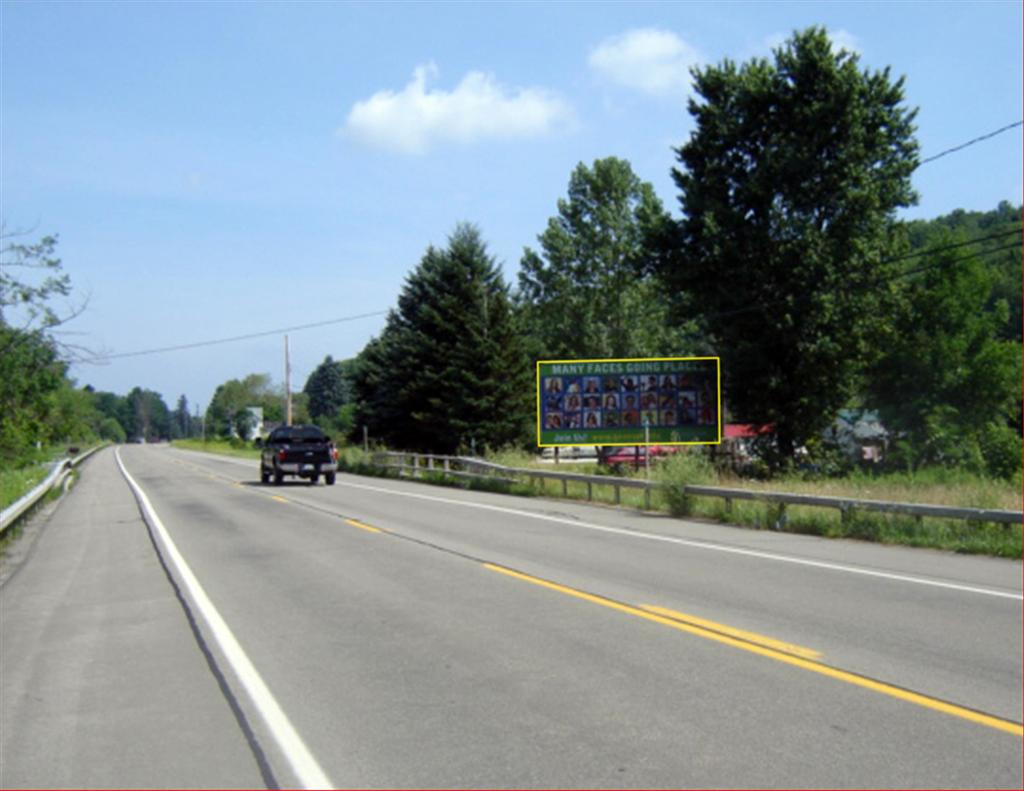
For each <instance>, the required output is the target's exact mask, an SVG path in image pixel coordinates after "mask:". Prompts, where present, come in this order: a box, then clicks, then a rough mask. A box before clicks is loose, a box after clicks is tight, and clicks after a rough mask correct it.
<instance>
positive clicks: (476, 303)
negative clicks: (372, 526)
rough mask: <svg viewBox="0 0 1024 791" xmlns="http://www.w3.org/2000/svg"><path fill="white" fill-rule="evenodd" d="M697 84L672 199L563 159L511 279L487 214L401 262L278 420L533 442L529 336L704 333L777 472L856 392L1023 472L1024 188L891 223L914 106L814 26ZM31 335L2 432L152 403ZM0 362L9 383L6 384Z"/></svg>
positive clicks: (970, 458) (398, 442) (889, 419)
mask: <svg viewBox="0 0 1024 791" xmlns="http://www.w3.org/2000/svg"><path fill="white" fill-rule="evenodd" d="M694 88H695V92H694V98H693V99H691V100H690V102H689V106H688V110H689V113H690V115H691V116H692V118H693V121H694V130H693V132H692V134H691V135H690V138H689V140H688V141H687V142H686V143H684V144H683V145H681V146H680V147H679V148H677V149H675V150H674V153H675V157H676V166H675V167H674V168H673V171H672V175H673V178H674V181H675V184H676V187H677V190H678V202H679V208H680V210H681V218H680V219H675V218H673V217H672V215H671V214H670V213H669V212H668V211H666V209H665V208H664V206H663V205H662V203H661V202H660V200H659V199H658V197H657V196H656V194H655V192H654V190H653V188H652V186H651V185H650V184H648V183H646V182H644V181H642V180H641V179H640V178H639V177H638V176H637V175H636V174H635V173H634V172H633V170H632V167H631V166H630V164H629V163H628V162H627V161H625V160H623V159H619V158H615V157H608V158H604V159H599V160H597V161H595V162H593V163H592V164H590V165H586V164H584V163H580V164H579V165H578V166H577V167H576V168H575V169H574V170H573V172H572V173H571V174H570V178H569V183H568V189H567V194H566V196H565V197H564V198H562V199H560V200H559V201H558V202H557V205H556V207H555V209H556V210H555V213H554V214H553V216H552V217H551V218H550V220H549V221H548V223H547V227H546V228H544V229H543V230H542V232H541V233H540V234H539V235H538V237H537V245H536V247H535V248H531V247H527V248H525V249H524V252H523V255H522V258H521V261H520V267H519V272H518V275H517V277H516V279H515V281H514V283H513V282H509V281H507V280H506V279H505V277H504V275H503V273H502V271H501V267H500V266H499V264H498V262H497V261H496V260H495V259H494V257H493V256H492V255H491V254H490V253H489V252H488V249H487V245H486V242H485V241H484V239H483V236H482V233H481V231H480V230H479V228H477V227H476V226H475V225H472V224H469V223H461V224H459V225H458V226H457V227H456V228H455V229H454V230H453V231H452V233H451V235H450V237H449V238H448V241H447V244H446V245H445V246H444V247H441V248H437V247H433V246H431V247H428V248H427V250H426V251H425V253H424V254H423V256H422V258H421V260H420V261H419V263H418V264H417V265H416V266H415V267H414V268H413V269H412V270H411V271H410V273H409V274H408V276H407V278H406V280H405V283H404V284H403V287H402V289H401V292H400V294H399V297H398V300H397V304H396V305H395V307H394V308H393V309H392V310H391V311H390V313H389V315H388V317H387V320H386V323H385V326H384V328H383V330H382V331H381V333H380V334H379V335H378V336H376V337H375V338H373V339H372V340H371V341H370V342H369V343H368V344H367V345H366V347H365V348H364V349H363V350H362V351H361V352H360V353H359V354H358V355H357V356H356V357H355V358H353V359H350V360H341V361H336V360H334V359H333V358H331V357H328V358H327V359H325V360H324V362H323V363H322V364H321V365H320V366H318V367H317V369H316V370H315V371H314V372H313V373H312V374H311V376H310V377H309V379H308V381H307V382H306V384H305V387H304V389H303V392H302V393H301V394H297V397H296V399H295V410H296V411H295V415H296V419H297V420H313V421H316V422H318V423H320V424H322V425H324V426H325V427H326V428H327V429H328V430H330V431H331V432H332V433H334V434H336V435H339V436H345V435H348V436H349V437H350V438H351V439H352V440H353V441H360V440H361V438H362V432H363V429H364V427H365V428H366V430H367V431H368V432H369V435H370V436H371V438H373V439H374V440H376V441H380V442H384V443H387V444H388V445H391V446H393V447H400V448H404V449H409V450H422V451H433V452H439V453H443V452H453V451H458V450H466V451H470V450H477V451H480V450H483V449H484V448H498V447H502V446H506V445H520V446H524V447H528V446H531V445H532V444H533V443H534V442H535V437H534V432H535V423H534V419H535V418H534V408H535V400H534V393H533V388H534V362H535V361H536V360H538V359H596V358H604V357H649V356H698V355H699V356H703V355H716V356H719V357H721V359H722V373H723V396H724V403H725V409H726V418H727V419H728V420H730V421H732V422H741V423H754V424H758V425H768V426H771V433H770V435H769V436H768V437H767V438H766V439H765V440H764V441H763V443H762V445H761V447H760V448H759V449H758V450H759V453H760V454H761V456H762V458H763V460H764V462H765V464H766V465H767V467H768V468H769V469H774V470H779V469H784V468H786V467H787V466H789V465H791V464H792V463H793V461H794V459H795V458H796V457H797V455H798V454H801V453H803V454H806V453H807V452H808V451H809V452H811V453H812V455H814V454H820V455H823V456H824V455H827V454H829V453H832V452H833V449H830V448H828V447H826V446H825V445H824V444H823V443H822V441H821V437H822V435H823V432H824V430H825V429H826V428H828V427H829V426H830V425H831V424H832V423H833V422H834V421H835V419H836V416H837V414H838V412H839V410H840V409H843V408H850V407H855V408H856V407H861V408H870V409H873V410H877V411H878V412H879V413H880V415H881V419H882V421H883V423H884V425H885V426H886V427H887V429H888V430H889V433H890V437H891V444H890V448H889V452H888V455H887V463H888V464H890V465H893V466H898V467H900V468H911V469H913V468H918V467H921V466H925V465H947V466H957V467H962V468H967V469H971V470H974V471H977V472H983V473H987V474H992V475H1000V476H1008V475H1012V474H1014V473H1015V472H1017V471H1018V470H1019V469H1020V459H1021V433H1022V422H1021V397H1020V387H1019V384H1020V381H1021V288H1020V283H1021V242H1020V228H1021V208H1020V207H1014V206H1011V205H1009V204H1007V203H1002V204H1000V205H999V207H997V208H996V209H994V210H993V211H988V212H964V211H957V212H953V213H952V214H950V215H947V216H944V217H940V218H937V219H934V220H930V221H923V220H918V221H912V222H907V221H901V220H899V219H898V216H897V215H898V212H899V211H900V210H901V209H905V208H907V207H909V206H912V205H913V204H914V203H915V202H916V199H917V196H916V195H915V193H914V191H913V188H912V184H911V174H912V173H913V172H914V170H915V169H916V168H917V167H918V164H919V157H918V147H917V142H916V140H915V137H914V123H913V122H914V117H915V115H916V110H914V109H912V108H909V107H907V106H906V103H905V98H904V91H903V81H902V80H901V79H894V78H893V77H892V76H891V75H890V73H889V71H888V69H885V70H882V71H871V70H869V69H863V68H861V66H860V63H859V60H858V57H857V56H856V55H854V54H851V53H849V52H847V51H845V50H839V51H837V50H835V49H834V48H833V45H832V43H831V42H830V40H829V38H828V35H827V34H826V32H825V31H824V30H823V29H820V28H811V29H808V30H805V31H801V32H797V33H794V34H793V36H792V37H791V38H790V39H789V40H788V41H787V42H786V43H785V44H784V45H782V46H781V47H779V48H778V49H777V50H776V51H775V52H774V53H773V55H772V57H771V58H758V59H754V60H751V61H749V62H746V63H743V64H737V63H734V62H732V61H730V60H726V61H723V62H722V63H720V64H717V65H712V66H707V67H704V68H700V69H696V70H695V71H694ZM43 257H44V258H45V256H43ZM51 287H52V288H53V289H56V290H59V289H60V288H61V287H62V285H61V281H60V280H59V278H58V279H57V280H55V281H54V282H53V284H51ZM63 287H65V288H66V284H64V286H63ZM6 293H13V292H11V291H10V290H8V291H7V292H6ZM36 296H38V295H36ZM30 301H31V300H30ZM0 329H2V330H3V332H4V333H17V332H20V331H16V330H13V329H12V328H10V327H9V326H7V325H2V326H0ZM19 337H20V336H19ZM33 337H34V338H35V340H36V341H38V344H37V347H34V346H32V344H31V343H27V342H26V343H25V344H24V355H25V356H24V362H23V364H24V365H27V366H29V367H32V366H35V368H36V369H37V370H38V371H39V374H40V376H39V381H38V382H37V383H36V384H33V385H31V386H32V387H39V388H42V390H40V392H42V391H43V390H45V391H46V393H47V395H46V396H45V398H42V399H41V400H39V399H36V401H33V399H34V398H36V396H38V395H39V393H35V394H33V393H31V392H25V393H22V394H21V395H19V396H17V397H18V398H22V402H18V403H28V402H30V401H32V402H33V403H37V402H38V403H46V404H47V406H46V407H45V409H44V410H43V411H44V412H46V415H49V417H46V415H43V416H35V417H33V415H34V414H35V413H33V412H32V410H31V409H29V410H23V411H21V412H19V413H17V414H19V415H22V416H23V417H24V420H23V421H22V422H23V423H24V425H18V426H16V425H15V423H14V422H12V421H8V420H6V419H5V422H4V424H3V425H4V428H3V430H2V431H0V443H7V442H8V439H7V434H6V432H7V431H8V429H10V431H11V432H12V436H14V435H17V436H22V435H24V436H28V435H29V434H31V433H32V431H33V430H37V429H38V426H37V427H36V428H35V429H33V428H32V427H31V426H30V425H29V424H30V423H32V421H33V420H36V422H37V423H39V424H40V425H42V424H45V423H47V421H48V420H52V421H59V418H58V415H60V414H68V413H69V412H71V413H73V412H74V409H73V405H72V403H71V402H74V401H75V399H77V398H83V399H86V400H90V403H91V404H92V406H93V408H94V409H95V411H96V413H97V414H99V415H101V416H102V420H107V419H111V420H113V421H114V422H116V423H117V425H118V426H119V427H120V428H121V429H122V430H123V431H124V432H125V435H126V436H135V435H137V433H138V432H139V430H140V429H139V423H138V421H139V420H140V419H141V418H140V415H144V416H145V419H146V420H148V421H150V422H148V423H146V422H145V421H143V425H145V426H150V427H157V426H162V425H163V424H162V423H160V421H161V420H163V419H164V418H163V417H161V416H160V415H162V414H163V413H162V412H161V410H160V409H159V407H157V406H156V405H155V402H151V399H150V398H149V397H148V396H146V391H138V392H137V393H136V391H133V393H134V394H135V396H134V401H131V404H130V405H129V406H126V405H127V404H128V402H129V401H130V400H131V398H132V394H129V396H127V397H125V399H124V404H122V405H121V406H120V407H117V406H116V403H117V400H116V397H115V398H113V399H112V398H110V397H109V396H110V394H95V393H92V394H88V395H87V396H80V395H75V396H70V395H68V391H67V388H66V387H65V389H64V390H62V389H61V388H62V386H59V385H60V382H61V377H62V376H64V375H65V374H64V373H63V371H62V369H61V366H62V365H64V364H63V363H62V362H61V361H60V360H61V358H60V355H59V354H58V353H57V350H55V349H54V348H52V347H48V346H47V342H46V336H45V333H43V334H41V335H37V336H33ZM31 350H34V351H31ZM19 354H20V352H19ZM33 354H35V355H36V357H33V356H32V355H33ZM7 363H8V360H7V355H5V356H4V362H3V365H7ZM19 364H21V363H19ZM0 373H6V372H3V371H0ZM47 376H49V377H50V380H48V379H47ZM65 379H66V376H65ZM51 380H52V381H51ZM2 381H3V384H0V387H2V388H4V392H3V393H0V397H3V398H7V399H8V400H7V401H4V402H3V404H4V405H5V406H7V405H9V404H13V403H15V401H11V400H10V396H8V395H7V392H6V391H8V390H10V389H11V387H10V385H9V384H7V383H8V382H9V381H10V377H8V376H7V375H4V376H3V378H2ZM48 382H49V383H48ZM55 383H56V384H55ZM65 384H66V382H65ZM51 385H53V387H51ZM46 388H50V389H49V390H47V389H46ZM70 390H71V391H74V388H70ZM62 392H63V395H59V393H62ZM154 395H155V394H154ZM283 396H284V394H283V388H281V387H280V386H275V385H274V384H273V382H272V381H271V379H270V377H269V375H266V374H253V375H251V376H249V377H246V378H245V379H241V380H231V381H229V382H225V383H224V384H222V385H221V386H220V387H219V388H218V389H217V392H216V393H215V395H214V397H213V399H212V401H211V403H210V405H209V406H208V408H207V410H206V413H205V428H206V431H207V434H208V435H214V434H219V435H222V436H229V435H230V436H241V437H246V436H248V434H249V432H250V427H249V426H248V425H247V420H248V418H247V417H246V415H247V412H246V408H247V407H250V406H262V407H263V409H264V417H265V419H266V420H269V421H275V422H276V421H280V420H282V419H283ZM62 399H63V401H62ZM64 402H68V403H64ZM83 403H84V402H83ZM101 403H102V404H103V406H102V408H101V407H100V406H99V405H100V404H101ZM62 404H63V406H62ZM140 404H148V406H143V407H140V406H139V405H140ZM86 406H88V404H86ZM83 409H85V407H83ZM62 410H63V412H62ZM86 411H87V410H86ZM164 412H167V410H166V408H164ZM11 414H14V413H12V411H11V409H6V411H5V418H6V416H7V415H11ZM167 414H168V417H167V420H168V421H170V422H169V423H168V435H169V434H170V433H171V432H173V431H182V432H184V433H194V430H195V425H194V421H193V420H191V419H188V420H187V419H186V418H187V404H183V403H181V402H179V409H178V410H175V412H174V413H170V412H168V413H167ZM174 415H177V416H178V418H180V419H176V418H174ZM19 420H22V418H19ZM90 420H92V423H91V424H90V425H91V426H92V430H95V431H97V432H98V431H100V426H97V424H96V423H95V418H90ZM102 420H101V424H100V425H102ZM133 420H134V421H135V422H134V423H133V422H132V421H133ZM40 421H41V423H40ZM86 422H89V421H86ZM47 425H49V424H47ZM53 425H54V426H55V425H56V422H54V423H53ZM48 430H50V431H51V433H52V432H53V431H55V430H56V429H54V428H53V427H52V426H51V428H50V429H48ZM105 430H106V431H107V433H108V434H109V433H111V432H116V429H115V428H114V425H113V423H108V424H107V425H106V429H105ZM146 430H147V429H145V428H143V429H142V431H146ZM157 430H158V431H159V429H157ZM14 444H17V443H16V442H15V443H14ZM4 447H6V445H4ZM0 452H4V451H0Z"/></svg>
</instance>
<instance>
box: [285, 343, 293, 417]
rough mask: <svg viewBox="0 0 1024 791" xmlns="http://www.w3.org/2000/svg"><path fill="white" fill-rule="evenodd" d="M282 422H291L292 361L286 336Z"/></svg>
mask: <svg viewBox="0 0 1024 791" xmlns="http://www.w3.org/2000/svg"><path fill="white" fill-rule="evenodd" d="M284 398H285V401H284V404H285V407H284V424H285V425H286V426H290V425H291V424H292V363H291V358H290V357H289V356H288V336H287V335H285V336H284Z"/></svg>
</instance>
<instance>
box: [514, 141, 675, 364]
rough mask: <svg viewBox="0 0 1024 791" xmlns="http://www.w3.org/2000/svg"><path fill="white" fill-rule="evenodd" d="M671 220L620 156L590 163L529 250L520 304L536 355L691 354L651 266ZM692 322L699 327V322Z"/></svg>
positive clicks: (575, 173) (521, 275) (578, 172)
mask: <svg viewBox="0 0 1024 791" xmlns="http://www.w3.org/2000/svg"><path fill="white" fill-rule="evenodd" d="M670 223H671V220H670V219H669V216H668V214H666V213H665V211H664V209H663V208H662V205H661V201H659V200H658V198H657V196H656V195H655V194H654V189H653V188H652V187H651V185H650V184H648V183H647V182H645V181H641V180H640V179H639V178H637V176H636V175H635V174H634V173H633V170H632V168H631V167H630V165H629V163H628V162H626V161H625V160H622V159H616V158H615V157H608V158H606V159H599V160H597V161H595V162H594V165H593V167H591V168H588V167H587V166H586V165H584V164H583V163H582V162H581V163H580V164H579V165H578V166H577V167H576V169H575V170H574V171H573V173H572V177H571V178H570V180H569V195H568V199H560V200H559V201H558V216H556V217H552V218H551V219H550V220H548V227H547V229H546V230H545V231H544V233H542V234H541V235H540V236H538V237H537V238H538V241H539V242H540V246H541V250H542V253H541V254H538V253H535V252H534V251H533V250H531V249H529V248H527V249H526V250H525V252H524V254H523V259H522V261H521V264H520V266H521V268H520V272H519V287H518V291H517V294H516V301H517V304H518V306H519V309H520V313H521V316H520V321H521V323H522V327H523V330H524V331H525V333H526V334H527V336H528V338H529V340H530V342H531V345H532V347H533V349H532V351H534V353H535V355H536V356H537V357H539V358H546V359H574V358H576V359H583V358H591V359H592V358H602V357H642V356H653V355H666V356H667V355H672V354H683V353H685V352H687V351H689V349H688V348H687V347H688V346H689V345H690V343H689V342H688V338H687V337H686V335H685V333H683V332H680V330H679V329H677V328H673V327H670V326H669V324H668V321H667V311H666V307H667V306H666V302H665V300H664V299H663V298H662V295H661V294H660V293H659V287H658V284H657V283H655V282H654V280H653V278H652V277H651V276H650V275H649V274H648V273H649V271H650V270H651V266H650V262H649V261H648V258H649V252H648V251H649V250H650V249H651V247H652V245H651V240H652V239H654V238H657V237H660V236H661V235H663V234H664V233H665V229H666V227H667V226H669V225H670ZM691 329H692V328H691Z"/></svg>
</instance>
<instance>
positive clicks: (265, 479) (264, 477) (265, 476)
mask: <svg viewBox="0 0 1024 791" xmlns="http://www.w3.org/2000/svg"><path fill="white" fill-rule="evenodd" d="M260 483H270V470H268V469H267V468H266V467H264V466H263V465H262V464H261V465H260Z"/></svg>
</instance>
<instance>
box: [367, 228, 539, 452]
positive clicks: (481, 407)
mask: <svg viewBox="0 0 1024 791" xmlns="http://www.w3.org/2000/svg"><path fill="white" fill-rule="evenodd" d="M355 391H356V398H357V402H358V404H359V409H358V413H357V423H358V424H362V425H366V426H367V427H368V428H369V430H370V434H371V435H372V436H374V437H379V438H383V439H384V440H385V441H386V442H388V443H389V444H391V445H392V446H395V447H400V448H406V449H410V450H422V451H433V452H435V453H446V452H453V451H455V450H458V449H459V448H469V447H473V446H475V447H476V448H478V449H482V448H484V447H485V446H489V447H492V448H493V447H500V446H503V445H507V444H509V443H513V442H517V441H520V440H522V439H523V436H524V433H525V431H526V429H527V427H528V425H529V419H530V415H531V398H532V394H533V390H532V371H531V370H530V366H529V362H528V360H527V359H526V355H525V354H524V352H523V348H522V342H521V339H520V338H519V336H518V335H517V334H516V331H515V327H514V324H513V319H512V313H511V302H510V297H509V293H508V286H507V285H506V284H505V282H504V280H503V279H502V276H501V270H500V269H499V267H498V265H497V264H496V262H495V260H494V259H493V258H492V257H491V256H490V255H489V254H488V252H487V248H486V245H485V244H484V242H483V240H482V239H481V237H480V233H479V231H478V230H477V229H476V228H475V227H474V226H472V225H467V224H461V225H459V226H458V227H457V228H456V229H455V232H454V233H453V234H452V235H451V237H450V238H449V240H448V246H447V248H445V249H443V250H439V249H436V248H433V247H431V248H429V249H428V250H427V252H426V254H425V255H424V256H423V259H422V260H421V261H420V264H419V266H418V267H417V268H416V269H415V270H414V271H413V272H412V273H411V274H410V275H409V276H408V278H407V280H406V283H405V286H404V288H403V289H402V292H401V294H400V295H399V298H398V307H397V308H396V309H395V310H393V311H392V312H391V314H390V315H389V316H388V321H387V324H386V326H385V328H384V331H383V332H382V333H381V335H380V336H379V337H378V338H376V339H374V340H373V341H371V342H370V343H369V344H368V345H367V346H366V348H365V349H364V350H363V352H362V353H361V354H360V356H359V358H358V364H357V366H356V375H355Z"/></svg>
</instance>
